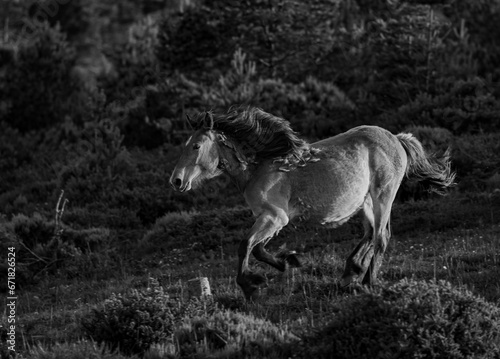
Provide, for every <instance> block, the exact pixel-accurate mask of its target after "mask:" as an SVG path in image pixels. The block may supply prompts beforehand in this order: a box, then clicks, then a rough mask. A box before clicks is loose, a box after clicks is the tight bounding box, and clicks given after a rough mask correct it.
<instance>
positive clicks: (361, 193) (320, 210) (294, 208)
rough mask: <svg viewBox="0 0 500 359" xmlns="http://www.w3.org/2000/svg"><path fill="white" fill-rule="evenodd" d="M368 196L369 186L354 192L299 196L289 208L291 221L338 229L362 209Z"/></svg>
mask: <svg viewBox="0 0 500 359" xmlns="http://www.w3.org/2000/svg"><path fill="white" fill-rule="evenodd" d="M304 194H305V193H304ZM367 194H368V186H366V188H365V186H359V187H358V188H355V189H353V190H346V191H339V192H334V193H328V192H327V193H323V194H321V195H317V196H310V195H309V196H303V197H300V196H297V197H296V198H295V200H294V201H293V203H291V206H290V208H289V209H290V219H292V220H295V221H301V222H307V223H308V224H312V225H321V226H326V227H329V228H336V227H338V226H341V225H342V224H344V223H346V222H347V221H348V220H349V219H350V218H352V217H353V216H354V215H355V214H356V213H357V212H358V211H359V210H360V209H361V207H362V206H363V203H364V202H365V199H366V196H367Z"/></svg>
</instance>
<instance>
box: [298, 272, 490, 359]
mask: <svg viewBox="0 0 500 359" xmlns="http://www.w3.org/2000/svg"><path fill="white" fill-rule="evenodd" d="M302 345H303V347H302V352H301V355H300V356H299V357H304V358H305V357H308V358H310V357H312V356H314V357H317V358H331V357H335V358H339V359H340V358H376V357H384V358H403V357H409V358H471V357H474V358H498V357H499V355H500V309H499V308H498V307H497V306H495V305H493V304H491V303H488V302H486V301H484V300H483V299H482V298H479V297H477V296H475V295H473V294H472V293H471V292H469V291H467V290H465V289H461V288H454V287H452V286H451V284H450V283H447V282H442V281H441V282H417V281H407V280H403V281H400V282H398V283H396V284H394V285H392V286H390V287H375V288H373V289H371V290H364V292H363V293H362V294H361V295H359V296H357V297H351V298H349V299H347V300H346V301H345V302H344V303H342V304H341V305H340V306H339V311H338V313H337V314H336V316H335V317H334V318H333V321H332V322H331V323H329V324H328V325H326V326H325V327H324V328H321V329H319V330H318V331H316V332H315V333H314V334H310V335H307V336H305V337H304V338H303V344H302Z"/></svg>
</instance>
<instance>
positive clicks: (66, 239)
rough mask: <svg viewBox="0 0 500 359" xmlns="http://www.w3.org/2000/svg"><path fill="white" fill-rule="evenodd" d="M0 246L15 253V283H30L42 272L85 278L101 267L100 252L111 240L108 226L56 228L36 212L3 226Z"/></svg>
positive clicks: (21, 216)
mask: <svg viewBox="0 0 500 359" xmlns="http://www.w3.org/2000/svg"><path fill="white" fill-rule="evenodd" d="M0 236H1V237H3V238H2V246H1V247H2V248H6V247H7V246H13V247H15V248H16V252H17V257H18V260H17V269H16V272H17V275H18V277H17V278H18V280H17V282H18V284H19V285H24V284H26V283H31V282H33V280H34V278H35V277H36V276H37V275H40V274H42V273H51V274H54V273H60V274H63V275H64V276H66V277H70V278H73V277H80V278H81V277H88V276H89V275H94V274H95V273H96V272H98V268H100V269H101V270H102V266H103V263H105V260H106V258H107V257H106V256H107V253H99V250H102V249H103V247H105V245H106V244H108V243H109V242H110V240H111V233H110V231H109V230H108V229H103V228H89V229H80V230H76V229H72V228H68V227H67V226H64V225H62V226H61V227H60V228H56V224H55V223H54V222H53V221H48V220H47V219H46V218H45V217H43V216H42V215H41V214H39V213H35V214H33V216H30V217H28V216H26V215H23V214H19V215H16V216H14V217H13V218H12V220H11V221H10V222H7V223H6V224H5V225H3V226H2V231H0Z"/></svg>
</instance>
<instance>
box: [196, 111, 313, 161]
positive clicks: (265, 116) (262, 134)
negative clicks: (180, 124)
mask: <svg viewBox="0 0 500 359" xmlns="http://www.w3.org/2000/svg"><path fill="white" fill-rule="evenodd" d="M204 116H205V113H200V114H199V115H198V119H197V120H198V121H197V122H198V124H199V125H200V126H201V124H202V123H203V118H204ZM212 116H213V129H214V130H216V131H220V132H222V133H223V134H224V135H226V136H228V137H229V138H231V139H232V140H233V141H235V142H236V143H237V144H238V147H239V148H240V151H242V152H243V154H244V155H245V156H246V157H249V158H253V159H254V160H255V161H257V162H258V161H262V160H267V159H279V158H282V159H287V158H295V159H296V160H302V159H303V156H304V154H306V153H307V154H308V153H309V144H308V143H307V142H306V141H304V140H302V139H300V138H299V137H298V136H297V134H296V133H295V131H293V130H292V128H291V127H290V123H289V122H288V121H286V120H284V119H283V118H280V117H278V116H274V115H272V114H269V113H267V112H264V111H263V110H261V109H260V108H256V107H246V108H241V107H238V108H232V109H229V111H228V112H227V113H226V114H216V113H213V114H212Z"/></svg>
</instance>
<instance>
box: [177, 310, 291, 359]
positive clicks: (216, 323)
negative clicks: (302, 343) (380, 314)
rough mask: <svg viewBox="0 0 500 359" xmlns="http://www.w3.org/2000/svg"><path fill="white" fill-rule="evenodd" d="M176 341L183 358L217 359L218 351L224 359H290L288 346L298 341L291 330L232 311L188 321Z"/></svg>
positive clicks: (178, 332) (178, 330)
mask: <svg viewBox="0 0 500 359" xmlns="http://www.w3.org/2000/svg"><path fill="white" fill-rule="evenodd" d="M175 338H176V341H177V342H178V343H179V355H180V356H181V357H185V356H186V357H192V358H205V357H206V356H207V354H209V353H210V355H211V356H213V355H214V354H216V353H217V351H219V355H220V357H223V358H226V357H231V358H248V357H256V358H257V357H259V358H262V357H268V358H276V357H282V358H288V357H289V356H290V355H291V351H289V350H288V347H287V345H288V344H290V343H291V342H293V341H295V340H296V339H297V337H296V336H295V335H293V334H292V333H291V332H289V331H288V330H287V328H284V327H280V326H278V325H276V324H273V323H271V322H269V321H267V320H264V319H259V318H256V317H254V316H253V315H251V314H242V313H236V312H232V311H229V310H225V311H220V310H217V311H215V313H213V314H212V315H210V316H208V317H206V316H205V317H194V318H187V319H186V320H184V322H183V324H182V325H181V326H180V327H179V328H178V329H177V330H176V331H175ZM216 357H219V356H216Z"/></svg>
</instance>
